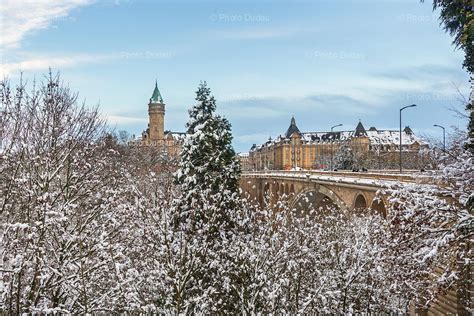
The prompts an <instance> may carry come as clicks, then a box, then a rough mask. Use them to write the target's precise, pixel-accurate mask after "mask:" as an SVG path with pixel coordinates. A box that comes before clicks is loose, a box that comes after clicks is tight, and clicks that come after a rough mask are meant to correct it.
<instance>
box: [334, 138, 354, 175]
mask: <svg viewBox="0 0 474 316" xmlns="http://www.w3.org/2000/svg"><path fill="white" fill-rule="evenodd" d="M334 161H335V166H336V169H342V170H350V169H352V168H353V167H355V156H354V152H353V151H352V148H351V146H350V144H349V143H347V142H344V143H342V144H341V146H340V147H339V148H338V150H337V152H336V154H335V155H334Z"/></svg>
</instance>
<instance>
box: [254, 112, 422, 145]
mask: <svg viewBox="0 0 474 316" xmlns="http://www.w3.org/2000/svg"><path fill="white" fill-rule="evenodd" d="M293 126H294V128H296V129H297V127H296V122H295V119H294V118H292V120H291V124H290V128H292V127H293ZM298 133H299V135H300V136H301V139H302V140H303V143H306V144H312V143H324V142H331V141H336V142H340V141H347V140H350V139H351V138H354V137H368V138H369V142H370V144H371V145H398V144H399V143H400V132H399V131H398V130H377V129H376V128H375V127H371V128H370V129H369V130H366V129H365V128H364V126H363V125H362V123H361V122H359V124H358V125H357V128H356V129H355V130H352V131H337V132H303V133H301V132H299V130H298ZM290 136H291V135H288V132H287V133H285V134H281V135H278V136H277V138H276V139H275V140H272V139H271V138H270V139H269V140H268V141H267V142H265V143H263V144H261V145H259V146H255V145H254V146H252V149H251V150H250V151H255V150H260V149H263V148H269V147H271V146H273V145H275V144H278V143H281V142H285V141H286V142H289V141H290V139H289V137H290ZM414 143H418V144H420V145H427V143H426V142H424V141H423V140H422V139H421V138H419V137H417V136H416V135H415V134H414V133H413V131H412V130H411V129H410V128H409V127H408V126H407V127H405V129H404V130H403V131H402V145H403V146H410V145H413V144H414Z"/></svg>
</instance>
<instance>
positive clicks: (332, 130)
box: [331, 124, 342, 171]
mask: <svg viewBox="0 0 474 316" xmlns="http://www.w3.org/2000/svg"><path fill="white" fill-rule="evenodd" d="M339 126H342V124H337V125H334V126H333V127H331V136H333V135H332V133H333V132H334V128H336V127H339ZM333 144H334V138H333V139H332V140H331V171H333V170H334V168H333V166H332V164H333V156H334V153H333V146H334V145H333Z"/></svg>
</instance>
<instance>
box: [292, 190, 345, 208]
mask: <svg viewBox="0 0 474 316" xmlns="http://www.w3.org/2000/svg"><path fill="white" fill-rule="evenodd" d="M331 204H332V205H333V206H335V207H337V208H339V209H346V205H345V204H344V202H343V201H342V200H341V199H340V198H339V197H338V196H337V195H336V194H335V193H334V192H333V191H331V190H329V189H328V188H326V187H325V186H322V185H320V186H319V187H318V188H307V189H303V190H302V191H300V192H299V193H298V194H296V195H295V196H294V197H293V199H292V200H291V203H290V206H291V208H292V209H297V210H298V209H305V208H307V207H308V206H310V205H313V206H316V207H318V206H325V205H331Z"/></svg>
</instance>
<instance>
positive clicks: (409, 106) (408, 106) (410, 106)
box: [400, 104, 416, 174]
mask: <svg viewBox="0 0 474 316" xmlns="http://www.w3.org/2000/svg"><path fill="white" fill-rule="evenodd" d="M415 106H416V104H412V105H407V106H404V107H402V108H401V109H400V174H401V173H402V111H403V110H405V109H406V108H412V107H415Z"/></svg>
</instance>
